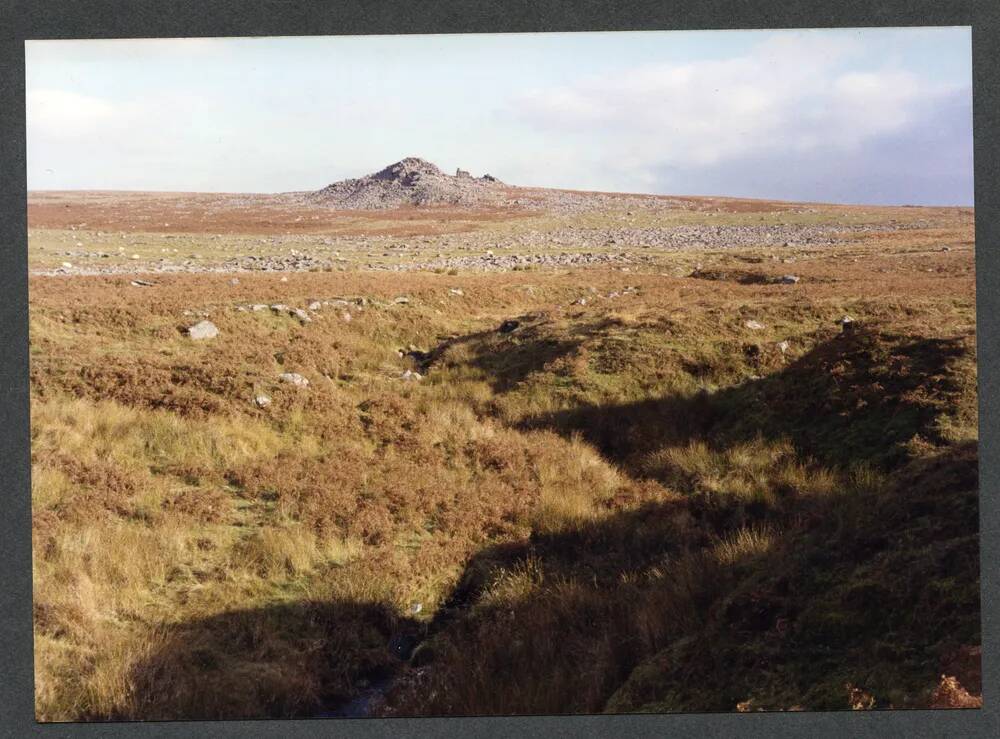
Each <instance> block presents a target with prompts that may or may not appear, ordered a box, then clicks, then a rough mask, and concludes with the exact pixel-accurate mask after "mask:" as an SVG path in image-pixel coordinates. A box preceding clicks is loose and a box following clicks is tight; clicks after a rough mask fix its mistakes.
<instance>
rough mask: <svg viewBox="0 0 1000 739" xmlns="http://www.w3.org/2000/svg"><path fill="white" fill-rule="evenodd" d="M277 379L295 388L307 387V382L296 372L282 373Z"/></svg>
mask: <svg viewBox="0 0 1000 739" xmlns="http://www.w3.org/2000/svg"><path fill="white" fill-rule="evenodd" d="M278 379H279V380H281V381H282V382H287V383H290V384H292V385H295V387H308V385H309V380H307V379H306V378H305V377H303V376H302V375H300V374H299V373H298V372H282V373H281V374H280V375H278Z"/></svg>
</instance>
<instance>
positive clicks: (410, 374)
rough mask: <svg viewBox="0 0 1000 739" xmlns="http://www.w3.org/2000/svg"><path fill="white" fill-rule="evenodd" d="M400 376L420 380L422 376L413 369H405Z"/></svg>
mask: <svg viewBox="0 0 1000 739" xmlns="http://www.w3.org/2000/svg"><path fill="white" fill-rule="evenodd" d="M400 377H401V378H402V379H404V380H422V379H424V376H423V375H422V374H420V373H419V372H414V371H413V370H406V371H405V372H404V373H403V374H402V375H400Z"/></svg>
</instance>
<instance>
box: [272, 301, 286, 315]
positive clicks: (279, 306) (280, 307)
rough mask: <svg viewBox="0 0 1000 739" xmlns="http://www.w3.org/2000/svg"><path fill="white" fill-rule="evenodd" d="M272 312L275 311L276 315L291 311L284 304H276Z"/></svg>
mask: <svg viewBox="0 0 1000 739" xmlns="http://www.w3.org/2000/svg"><path fill="white" fill-rule="evenodd" d="M271 310H273V311H274V312H275V313H284V312H285V311H287V310H289V307H288V306H287V305H285V304H284V303H275V304H274V305H272V306H271Z"/></svg>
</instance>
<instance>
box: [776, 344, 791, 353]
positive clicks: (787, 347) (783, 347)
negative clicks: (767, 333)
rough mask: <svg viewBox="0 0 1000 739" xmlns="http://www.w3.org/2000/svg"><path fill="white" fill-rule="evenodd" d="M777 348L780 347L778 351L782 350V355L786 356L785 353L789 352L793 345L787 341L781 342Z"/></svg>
mask: <svg viewBox="0 0 1000 739" xmlns="http://www.w3.org/2000/svg"><path fill="white" fill-rule="evenodd" d="M777 346H778V349H780V350H781V353H782V354H784V353H785V352H787V351H788V350H789V348H790V347H791V344H789V343H788V342H787V341H779V342H778V344H777Z"/></svg>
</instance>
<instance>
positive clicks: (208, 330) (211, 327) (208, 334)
mask: <svg viewBox="0 0 1000 739" xmlns="http://www.w3.org/2000/svg"><path fill="white" fill-rule="evenodd" d="M218 335H219V329H218V327H216V325H215V324H214V323H212V322H211V321H199V322H198V323H196V324H195V325H194V326H191V327H190V328H189V329H188V336H190V337H191V338H192V339H196V340H200V339H214V338H215V337H216V336H218Z"/></svg>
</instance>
